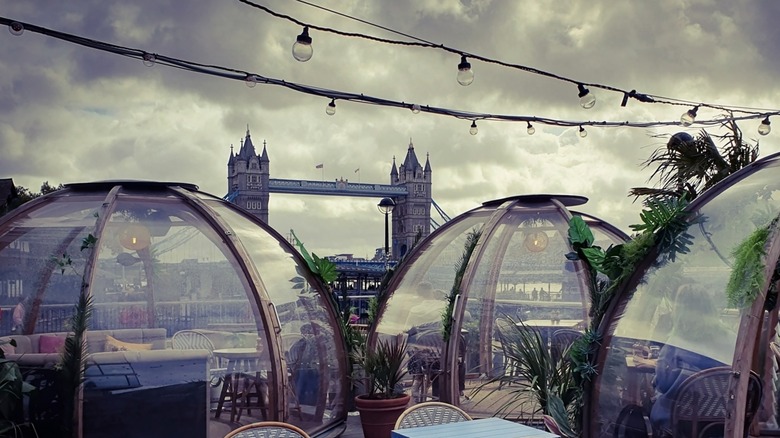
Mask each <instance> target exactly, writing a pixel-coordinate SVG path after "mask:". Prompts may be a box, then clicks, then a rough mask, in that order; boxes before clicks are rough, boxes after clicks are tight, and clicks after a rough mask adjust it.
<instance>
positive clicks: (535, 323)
mask: <svg viewBox="0 0 780 438" xmlns="http://www.w3.org/2000/svg"><path fill="white" fill-rule="evenodd" d="M581 322H582V320H579V319H562V320H560V321H558V322H556V323H554V324H553V321H552V320H551V319H529V320H528V321H523V324H524V325H527V326H529V327H546V328H574V327H576V326H577V324H579V323H581ZM517 325H520V323H519V322H518V323H517Z"/></svg>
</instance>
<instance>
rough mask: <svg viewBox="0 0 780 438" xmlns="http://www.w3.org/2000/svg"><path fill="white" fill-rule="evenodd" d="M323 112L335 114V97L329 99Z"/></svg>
mask: <svg viewBox="0 0 780 438" xmlns="http://www.w3.org/2000/svg"><path fill="white" fill-rule="evenodd" d="M325 114H327V115H329V116H332V115H333V114H336V99H331V100H330V103H329V104H328V106H326V107H325Z"/></svg>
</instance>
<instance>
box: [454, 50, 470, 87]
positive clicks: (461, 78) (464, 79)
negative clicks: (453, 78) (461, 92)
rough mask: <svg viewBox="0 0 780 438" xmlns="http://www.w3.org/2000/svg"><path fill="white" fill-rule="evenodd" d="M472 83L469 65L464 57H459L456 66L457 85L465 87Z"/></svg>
mask: <svg viewBox="0 0 780 438" xmlns="http://www.w3.org/2000/svg"><path fill="white" fill-rule="evenodd" d="M472 82H474V70H472V69H471V64H470V63H469V62H468V60H467V59H466V57H465V56H461V57H460V64H458V83H459V84H461V85H463V86H464V87H465V86H467V85H470V84H471V83H472Z"/></svg>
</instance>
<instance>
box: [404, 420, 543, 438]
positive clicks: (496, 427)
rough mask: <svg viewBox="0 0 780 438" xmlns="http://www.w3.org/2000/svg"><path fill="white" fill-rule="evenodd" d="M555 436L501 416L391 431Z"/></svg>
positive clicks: (408, 435)
mask: <svg viewBox="0 0 780 438" xmlns="http://www.w3.org/2000/svg"><path fill="white" fill-rule="evenodd" d="M459 436H463V437H469V438H488V437H490V438H494V437H506V438H557V437H558V435H554V434H551V433H549V432H545V431H543V430H539V429H536V428H533V427H531V426H526V425H523V424H520V423H515V422H512V421H509V420H504V419H503V418H496V417H491V418H482V419H479V420H472V421H463V422H460V423H447V424H437V425H435V426H423V427H412V428H409V429H399V430H394V431H393V432H392V435H391V437H392V438H452V437H459Z"/></svg>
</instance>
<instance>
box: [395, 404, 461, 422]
mask: <svg viewBox="0 0 780 438" xmlns="http://www.w3.org/2000/svg"><path fill="white" fill-rule="evenodd" d="M469 420H471V417H470V416H469V414H467V413H466V412H465V411H463V409H461V408H459V407H457V406H453V405H450V404H447V403H443V402H437V401H431V402H425V403H418V404H416V405H414V406H411V407H409V408H407V409H406V410H405V411H403V413H401V416H400V417H398V421H396V422H395V429H409V428H412V427H420V426H432V425H434V424H445V423H459V422H461V421H469Z"/></svg>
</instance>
